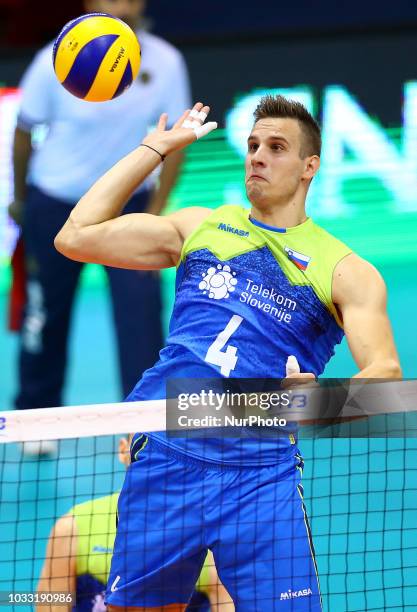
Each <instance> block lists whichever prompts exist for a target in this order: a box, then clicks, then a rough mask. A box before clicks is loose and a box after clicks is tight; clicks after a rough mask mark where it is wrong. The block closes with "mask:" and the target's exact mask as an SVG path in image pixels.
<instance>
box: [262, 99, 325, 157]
mask: <svg viewBox="0 0 417 612" xmlns="http://www.w3.org/2000/svg"><path fill="white" fill-rule="evenodd" d="M253 116H254V119H255V123H256V122H257V121H259V120H260V119H266V118H268V117H279V118H280V119H281V118H282V119H287V118H288V119H296V120H297V121H298V123H299V125H300V128H301V132H302V135H303V141H302V144H301V149H300V157H301V158H302V159H304V158H305V157H308V156H309V155H320V153H321V130H320V126H319V124H318V123H317V121H316V120H315V119H314V118H313V117H312V115H310V113H309V112H308V110H307V109H306V107H305V106H303V105H302V104H301V102H296V101H295V100H287V98H284V96H279V95H277V96H271V95H267V96H263V97H262V98H261V99H260V101H259V104H258V106H257V107H256V109H255V112H254V113H253Z"/></svg>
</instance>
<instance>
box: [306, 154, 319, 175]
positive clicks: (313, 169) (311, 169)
mask: <svg viewBox="0 0 417 612" xmlns="http://www.w3.org/2000/svg"><path fill="white" fill-rule="evenodd" d="M319 168H320V157H319V156H318V155H310V156H309V157H306V158H305V160H304V172H303V178H304V179H306V180H308V181H311V179H312V178H313V177H314V175H315V174H317V172H318V170H319Z"/></svg>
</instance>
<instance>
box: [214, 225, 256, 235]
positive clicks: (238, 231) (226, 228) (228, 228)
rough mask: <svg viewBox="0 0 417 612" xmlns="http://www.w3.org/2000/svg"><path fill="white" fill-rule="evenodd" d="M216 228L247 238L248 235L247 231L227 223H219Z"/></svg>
mask: <svg viewBox="0 0 417 612" xmlns="http://www.w3.org/2000/svg"><path fill="white" fill-rule="evenodd" d="M217 229H219V230H223V231H224V232H230V234H237V235H238V236H242V238H247V237H248V236H249V232H246V231H245V230H242V229H238V228H237V227H232V226H231V225H229V224H228V223H227V224H226V223H219V225H218V226H217Z"/></svg>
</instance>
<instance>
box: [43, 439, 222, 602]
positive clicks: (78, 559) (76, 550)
mask: <svg viewBox="0 0 417 612" xmlns="http://www.w3.org/2000/svg"><path fill="white" fill-rule="evenodd" d="M130 442H131V437H130V438H129V439H128V438H127V437H122V438H120V440H119V460H120V462H121V463H123V464H124V465H125V466H126V467H127V466H128V465H129V464H130V452H129V444H130ZM118 498H119V491H116V492H115V493H112V494H111V495H106V496H104V497H98V498H95V499H91V500H89V501H86V502H82V503H80V504H76V505H75V506H74V507H73V508H71V509H70V510H69V511H68V512H67V513H66V514H65V515H64V516H62V517H60V518H59V519H58V520H57V522H56V523H55V525H54V527H53V529H52V532H51V535H50V537H49V540H48V545H47V551H46V555H45V561H44V564H43V567H42V570H41V575H40V578H39V582H38V587H37V590H38V591H39V592H41V591H44V592H49V591H52V592H64V593H72V594H73V595H74V596H75V601H74V602H73V604H72V605H69V606H68V609H70V610H74V611H75V612H105V610H106V606H105V604H104V594H105V588H106V583H107V577H108V575H109V569H110V559H111V554H112V552H113V543H114V537H115V534H116V512H117V500H118ZM219 602H222V604H223V603H224V604H227V603H229V602H230V598H229V596H228V594H227V593H226V592H225V589H224V587H223V585H222V584H221V583H220V581H219V578H218V576H217V572H216V568H215V565H214V561H213V558H212V557H211V556H209V555H208V556H207V558H206V560H205V563H204V567H203V570H202V572H201V574H200V577H199V580H198V583H197V585H196V589H195V591H194V592H193V596H192V598H191V601H190V604H189V609H188V610H187V612H206V611H207V610H208V606H207V604H208V605H210V604H211V606H212V609H213V610H217V609H218V607H217V604H218V603H219ZM48 609H49V610H50V612H62V610H63V606H62V604H60V605H57V606H53V605H51V606H48ZM222 609H223V610H224V611H225V612H229V611H230V610H233V608H226V607H224V608H222ZM219 611H220V608H219ZM38 612H46V608H45V606H44V605H42V606H38Z"/></svg>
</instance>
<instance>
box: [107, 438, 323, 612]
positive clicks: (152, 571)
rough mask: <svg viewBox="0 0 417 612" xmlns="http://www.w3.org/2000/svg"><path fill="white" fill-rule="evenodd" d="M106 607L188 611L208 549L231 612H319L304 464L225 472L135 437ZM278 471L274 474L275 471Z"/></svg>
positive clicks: (295, 462)
mask: <svg viewBox="0 0 417 612" xmlns="http://www.w3.org/2000/svg"><path fill="white" fill-rule="evenodd" d="M132 459H133V463H132V464H131V465H130V467H129V469H128V470H127V473H126V478H125V482H124V484H123V488H122V491H121V494H120V497H119V503H118V528H117V535H116V540H115V546H114V553H113V559H112V564H111V570H110V575H109V582H108V587H107V594H106V603H108V604H112V605H115V606H127V607H128V606H143V607H146V606H148V607H158V606H162V605H167V604H173V603H183V604H185V603H187V602H188V601H189V598H190V597H191V594H192V591H193V589H194V586H195V583H196V581H197V579H198V576H199V574H200V571H201V568H202V565H203V562H204V559H205V557H206V553H207V549H211V550H212V551H213V555H214V559H215V562H216V568H217V571H218V574H219V576H220V580H221V581H222V583H223V584H224V586H225V587H226V589H227V590H228V592H229V593H230V595H231V597H232V599H233V601H234V603H235V608H236V611H237V612H265V611H268V612H273V611H275V610H288V611H309V612H313V611H314V612H317V611H321V609H322V608H321V601H320V592H319V586H318V579H317V574H316V567H315V561H314V551H313V547H312V543H311V539H310V531H309V526H308V522H307V516H306V513H305V507H304V504H303V501H302V488H301V485H300V470H299V469H297V465H298V467H300V466H299V463H300V461H301V460H300V458H299V457H298V458H297V457H291V459H290V460H289V459H287V460H286V461H288V470H286V471H284V476H283V475H282V474H283V471H282V469H280V470H279V473H280V478H278V477H277V473H278V470H277V467H276V466H263V467H258V468H253V467H248V468H244V467H234V466H227V467H224V466H222V465H220V464H217V463H212V464H210V463H208V462H205V461H202V460H201V461H200V460H199V459H195V458H193V457H190V456H188V455H185V454H183V453H181V452H180V451H177V450H172V449H171V448H168V447H166V446H165V445H163V444H161V443H160V442H158V441H155V440H154V439H151V438H147V437H146V436H142V437H139V439H138V438H135V440H134V446H133V447H132ZM281 467H282V466H280V468H281Z"/></svg>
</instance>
